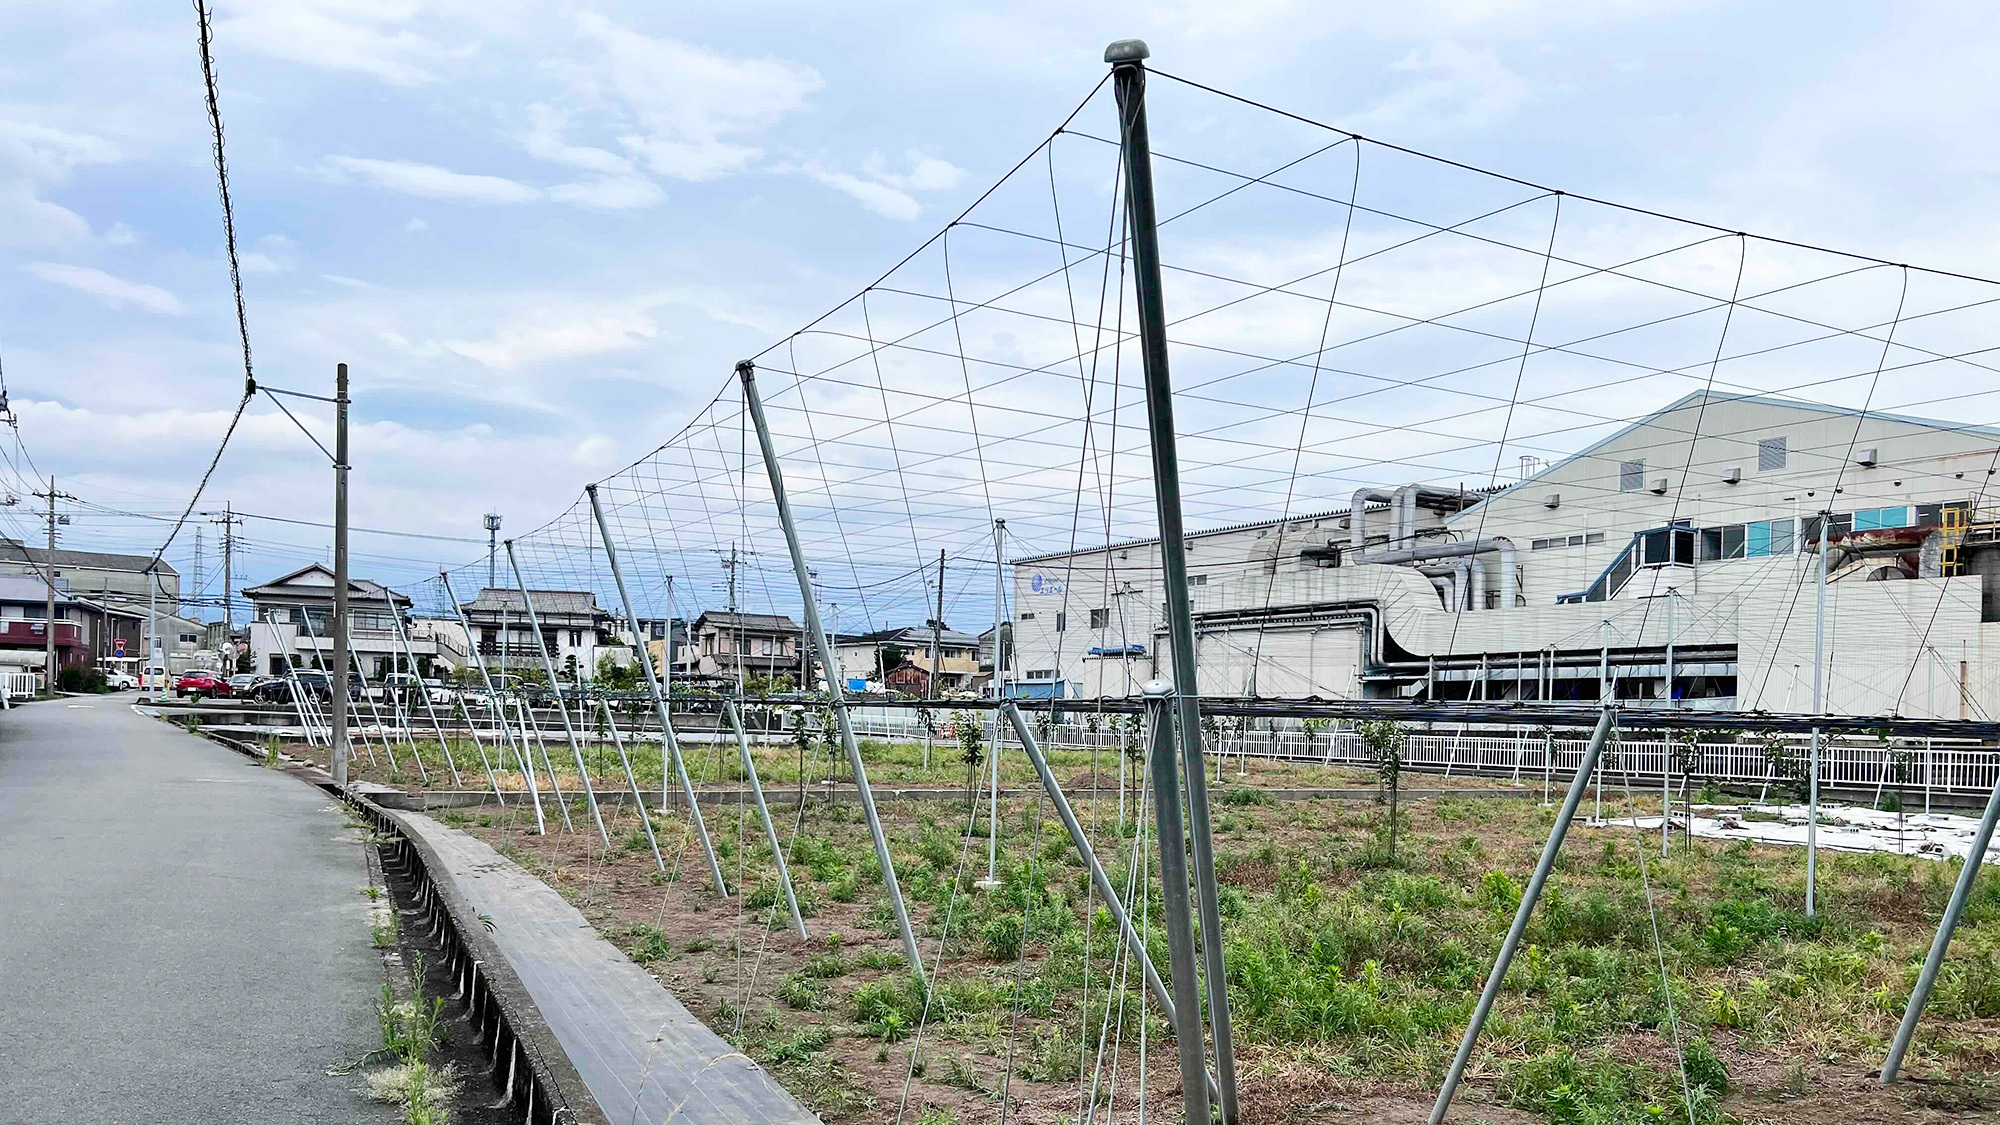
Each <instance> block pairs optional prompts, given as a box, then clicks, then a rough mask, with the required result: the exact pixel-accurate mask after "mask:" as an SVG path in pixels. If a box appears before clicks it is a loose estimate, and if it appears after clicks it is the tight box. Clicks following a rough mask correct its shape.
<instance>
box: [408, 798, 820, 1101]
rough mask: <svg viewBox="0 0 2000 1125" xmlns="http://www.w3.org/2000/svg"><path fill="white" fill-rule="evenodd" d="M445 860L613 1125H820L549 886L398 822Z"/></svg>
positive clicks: (431, 827) (433, 832)
mask: <svg viewBox="0 0 2000 1125" xmlns="http://www.w3.org/2000/svg"><path fill="white" fill-rule="evenodd" d="M396 815H397V816H398V818H399V819H401V820H402V821H403V823H405V824H406V825H408V826H409V828H410V830H411V831H413V832H417V833H419V834H421V835H422V836H423V838H424V840H425V841H426V842H427V843H429V844H430V846H431V848H432V849H433V850H434V851H435V852H436V853H437V855H438V856H439V857H440V858H441V859H442V860H443V862H444V863H445V865H446V866H447V867H448V869H449V874H450V875H451V877H452V880H453V882H454V883H456V884H457V886H458V888H459V890H460V892H461V893H462V894H464V895H465V897H466V899H467V901H469V902H471V903H472V904H473V907H474V909H475V910H477V912H478V913H479V914H480V915H481V916H482V918H483V919H486V920H490V922H491V924H492V936H493V940H494V943H495V944H497V945H498V946H499V947H500V949H501V951H502V952H504V953H505V954H506V956H507V960H508V961H509V963H511V964H512V965H513V967H514V971H515V972H516V973H517V974H518V975H519V976H520V978H521V982H522V983H523V984H524V985H526V986H527V989H528V992H529V993H530V995H532V996H533V997H534V1000H535V1005H536V1007H538V1008H540V1009H541V1013H542V1017H543V1018H544V1019H546V1020H547V1021H548V1024H549V1028H550V1030H551V1031H553V1032H554V1033H555V1036H556V1039H557V1041H558V1042H560V1043H561V1044H562V1047H563V1050H564V1051H565V1052H567V1053H568V1054H569V1057H570V1061H571V1062H572V1063H573V1064H574V1065H575V1066H576V1069H577V1072H578V1073H579V1074H581V1075H582V1076H583V1080H584V1082H585V1084H587V1085H588V1086H589V1087H590V1092H591V1094H592V1095H594V1096H595V1097H596V1098H597V1103H598V1105H600V1106H602V1107H603V1109H604V1112H605V1116H606V1117H608V1118H609V1119H610V1120H612V1121H614V1122H621V1123H624V1122H633V1123H639V1122H652V1123H658V1122H667V1121H674V1122H687V1123H690V1125H795V1123H796V1125H809V1123H814V1122H817V1121H818V1120H819V1119H818V1118H817V1117H815V1116H813V1115H812V1114H811V1113H810V1112H808V1111H807V1110H806V1108H805V1107H804V1106H802V1105H800V1104H799V1102H798V1100H797V1099H795V1098H793V1097H792V1096H791V1094H789V1093H787V1092H786V1091H785V1089H784V1087H782V1086H780V1085H778V1083H777V1081H776V1080H775V1079H773V1078H772V1077H771V1076H770V1075H769V1074H768V1073H766V1072H765V1071H764V1069H763V1068H762V1067H760V1066H758V1065H757V1064H756V1063H754V1062H752V1061H751V1060H750V1059H749V1058H748V1057H747V1056H745V1055H744V1054H743V1053H742V1052H740V1051H738V1050H737V1049H736V1048H735V1047H732V1046H730V1045H729V1043H727V1042H725V1041H724V1040H723V1039H722V1037H720V1036H718V1035H716V1034H715V1033H714V1032H712V1031H710V1030H709V1029H708V1028H707V1027H706V1026H705V1025H703V1024H702V1022H701V1021H700V1020H698V1019H696V1018H695V1017H694V1015H693V1014H692V1013H690V1012H689V1011H688V1010H687V1009H686V1008H684V1007H682V1006H681V1003H680V1001H678V1000H676V999H674V997H673V995H672V994H671V993H669V992H668V991H667V990H666V989H665V988H664V987H662V986H661V985H660V983H659V982H658V981H656V980H654V979H653V978H652V976H651V975H650V974H648V973H647V972H646V971H645V970H644V969H642V968H640V967H639V966H638V965H635V964H633V963H632V961H631V959H630V958H628V957H626V956H625V954H624V953H622V952H620V951H619V950H618V948H617V947H615V946H613V945H612V944H611V943H610V942H607V941H605V940H604V939H603V938H601V937H598V936H597V931H596V930H594V929H592V928H591V926H590V923H589V922H587V921H585V920H584V917H583V915H582V914H580V913H578V912H577V910H576V908H575V907H573V906H571V905H570V904H569V902H568V901H567V900H565V899H564V898H563V897H562V896H561V895H559V894H557V893H556V892H555V891H554V890H552V889H550V888H549V887H548V885H547V884H545V883H543V882H542V881H541V880H539V879H537V878H535V877H534V876H533V875H530V874H528V873H527V872H526V871H524V870H522V869H521V867H520V866H519V865H517V864H515V863H513V862H512V861H510V860H508V859H507V858H506V857H504V856H502V855H500V854H499V853H498V852H496V851H494V850H493V849H492V848H490V847H488V846H487V845H486V844H484V843H482V842H481V841H479V840H478V839H476V838H474V837H472V836H470V835H468V834H466V833H464V832H460V831H458V830H457V829H454V828H449V827H447V826H445V825H443V824H440V823H438V822H437V821H435V820H433V819H431V818H430V817H427V816H424V815H423V814H421V813H413V812H404V813H398V814H396Z"/></svg>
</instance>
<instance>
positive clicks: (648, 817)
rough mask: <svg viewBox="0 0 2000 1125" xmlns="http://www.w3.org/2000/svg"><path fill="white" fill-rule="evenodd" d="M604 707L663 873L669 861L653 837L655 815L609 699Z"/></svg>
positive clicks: (634, 801) (613, 741) (634, 803)
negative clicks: (633, 765) (626, 747)
mask: <svg viewBox="0 0 2000 1125" xmlns="http://www.w3.org/2000/svg"><path fill="white" fill-rule="evenodd" d="M598 702H599V703H602V704H603V705H604V724H605V725H606V726H608V727H610V728H611V745H612V746H613V747H614V748H616V749H617V751H618V764H619V765H621V766H624V767H625V781H626V782H627V783H628V784H630V785H631V786H632V807H633V808H636V809H638V810H639V823H640V825H641V826H643V827H644V828H645V829H646V846H648V847H650V848H652V849H653V862H654V863H655V864H656V865H658V866H659V869H660V870H661V871H665V870H666V869H667V861H666V860H665V859H662V858H661V857H660V841H659V840H658V839H656V838H655V837H654V836H653V814H652V813H651V811H649V810H648V809H647V808H646V795H645V794H644V793H641V792H639V778H638V776H637V775H636V774H634V773H633V772H632V759H631V758H629V757H627V756H626V754H625V740H624V739H623V738H621V737H619V735H618V717H617V716H615V715H613V714H612V713H611V701H610V700H609V699H602V698H600V699H599V700H598Z"/></svg>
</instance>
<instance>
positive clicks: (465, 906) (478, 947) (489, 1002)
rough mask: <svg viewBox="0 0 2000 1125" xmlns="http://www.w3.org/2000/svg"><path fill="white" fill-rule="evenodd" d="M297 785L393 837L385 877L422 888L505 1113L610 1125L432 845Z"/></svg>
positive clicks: (421, 898)
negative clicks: (515, 1111) (508, 1108)
mask: <svg viewBox="0 0 2000 1125" xmlns="http://www.w3.org/2000/svg"><path fill="white" fill-rule="evenodd" d="M208 737H209V738H210V739H211V740H213V741H215V742H216V743H218V744H220V745H223V746H227V747H228V748H230V749H232V750H235V751H236V752H237V753H239V754H242V755H243V756H244V757H247V758H249V759H251V760H252V761H255V762H258V763H260V764H261V763H262V762H263V760H264V756H263V754H262V753H261V752H259V751H257V750H255V749H253V748H251V747H250V746H248V745H245V744H243V743H241V742H238V741H237V740H235V739H232V738H227V737H224V736H216V735H209V736H208ZM286 772H288V773H292V774H294V775H295V776H297V777H299V778H300V780H302V781H304V782H306V783H307V784H308V785H312V786H314V787H316V788H318V789H321V790H324V791H325V792H326V793H327V794H329V795H330V796H332V797H334V798H336V799H338V800H340V801H343V802H345V803H346V804H347V805H348V806H349V807H350V808H352V809H353V810H354V811H355V812H356V813H357V814H358V815H360V816H361V817H363V818H364V819H366V820H368V821H369V822H370V823H371V824H372V825H373V827H374V828H375V829H376V831H378V832H381V833H383V834H386V835H390V836H393V837H395V842H394V844H393V845H391V847H392V848H393V853H392V855H391V856H388V857H385V858H384V860H383V866H384V869H385V871H387V872H392V873H394V874H396V875H398V876H399V877H402V878H406V879H410V880H411V881H413V882H414V883H416V885H417V904H418V906H419V908H420V909H421V910H422V911H423V915H422V922H423V925H424V926H425V927H426V929H427V932H428V933H429V935H430V937H431V938H432V939H433V940H436V941H437V942H438V943H439V944H440V945H441V946H443V947H444V949H445V951H446V954H445V970H446V971H447V972H448V973H449V974H450V975H451V979H452V981H453V984H454V986H455V989H456V996H457V999H458V1000H459V1002H460V1003H462V1004H464V1005H465V1008H466V1013H467V1019H468V1022H469V1024H470V1026H471V1027H472V1030H473V1033H474V1035H475V1036H477V1042H478V1043H480V1044H481V1045H482V1046H485V1047H487V1048H488V1051H487V1058H488V1060H489V1061H490V1063H491V1066H492V1072H491V1077H492V1079H493V1081H494V1084H495V1085H496V1086H498V1087H499V1088H500V1089H501V1090H502V1091H503V1094H504V1097H503V1100H502V1102H501V1104H502V1105H512V1106H517V1107H519V1108H520V1110H521V1120H522V1121H523V1122H525V1123H527V1125H609V1123H608V1121H607V1119H606V1117H605V1114H604V1111H603V1109H602V1108H600V1107H599V1106H598V1104H597V1099H596V1098H595V1097H594V1096H593V1095H592V1094H591V1092H590V1087H589V1086H587V1085H585V1083H584V1081H583V1077H582V1076H581V1075H580V1074H578V1073H577V1069H576V1065H575V1064H574V1063H572V1062H571V1061H570V1058H569V1055H568V1053H567V1052H565V1051H564V1050H563V1048H562V1045H561V1044H560V1043H558V1042H557V1041H556V1037H555V1034H554V1032H552V1031H551V1030H550V1029H549V1026H548V1022H547V1021H546V1020H544V1019H543V1018H542V1013H541V1009H540V1008H539V1007H537V1006H536V1004H535V1001H534V997H532V996H531V995H530V994H529V993H528V989H527V986H526V985H524V984H522V983H521V978H520V976H519V974H517V973H516V972H515V971H514V967H513V965H512V964H511V963H509V962H508V960H507V957H506V955H505V954H504V953H502V952H501V951H500V947H499V946H498V945H497V944H495V943H494V941H493V939H492V938H491V937H489V936H488V935H487V932H486V927H485V925H484V923H482V922H481V921H480V919H479V916H478V914H477V913H476V912H475V911H474V910H473V909H472V906H471V904H470V903H468V902H467V901H466V899H465V896H464V895H463V894H462V893H460V891H459V889H458V887H457V885H456V884H455V883H454V882H453V881H452V880H451V878H450V877H449V876H448V875H447V876H446V877H444V878H442V879H440V878H438V875H437V873H438V872H440V871H444V870H446V869H445V867H444V864H443V863H442V862H440V861H439V859H438V857H437V855H436V853H434V852H433V851H432V850H431V848H430V845H429V844H427V843H425V842H424V840H423V839H422V837H421V836H420V835H418V834H417V833H415V832H413V831H411V830H410V829H409V827H408V826H407V825H406V824H405V823H404V822H403V820H402V818H401V817H400V816H398V815H397V813H395V812H393V811H391V810H389V809H385V808H383V807H382V806H381V805H379V804H377V803H376V802H375V801H373V800H370V799H369V798H368V797H366V796H363V795H362V794H360V793H358V792H356V791H354V789H353V788H352V787H351V786H350V787H349V789H348V790H347V791H345V792H343V791H342V790H341V789H339V788H337V787H336V786H335V785H334V784H333V779H332V778H330V777H328V776H326V774H325V773H323V772H322V771H320V770H319V769H317V768H314V767H305V768H298V767H292V768H289V769H287V771H286Z"/></svg>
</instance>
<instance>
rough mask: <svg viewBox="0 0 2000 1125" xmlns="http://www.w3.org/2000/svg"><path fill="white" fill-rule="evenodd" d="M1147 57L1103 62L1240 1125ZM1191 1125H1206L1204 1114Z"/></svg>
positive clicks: (1127, 46)
mask: <svg viewBox="0 0 2000 1125" xmlns="http://www.w3.org/2000/svg"><path fill="white" fill-rule="evenodd" d="M1148 54H1149V52H1148V51H1147V49H1146V45H1145V44H1144V43H1142V42H1140V41H1138V40H1136V39H1128V40H1122V41H1120V42H1118V43H1114V44H1112V45H1111V47H1110V48H1109V49H1107V50H1106V52H1105V58H1104V61H1105V62H1107V63H1111V64H1112V69H1111V73H1112V77H1113V80H1114V81H1115V83H1116V86H1117V98H1118V111H1119V112H1118V115H1119V119H1120V136H1119V140H1120V149H1121V151H1122V154H1123V157H1124V161H1125V189H1126V190H1125V201H1126V206H1127V208H1128V211H1129V214H1130V217H1131V221H1130V224H1129V225H1130V227H1131V231H1132V277H1133V288H1134V290H1135V291H1136V295H1137V298H1138V311H1139V336H1140V356H1141V359H1142V361H1143V362H1142V365H1141V366H1142V367H1143V369H1144V377H1145V386H1146V428H1147V430H1148V431H1149V437H1150V443H1151V447H1152V454H1153V457H1152V461H1153V494H1154V497H1155V503H1156V506H1157V508H1158V510H1159V521H1160V563H1161V567H1160V570H1161V579H1162V581H1163V584H1164V585H1165V587H1166V593H1167V598H1166V601H1167V613H1166V616H1167V621H1168V626H1169V629H1168V631H1169V634H1170V636H1171V639H1172V643H1173V674H1174V688H1175V703H1176V705H1177V707H1178V710H1179V717H1180V724H1179V725H1180V731H1179V733H1180V743H1181V766H1182V768H1183V770H1184V771H1185V772H1186V775H1187V787H1188V792H1187V802H1188V820H1189V829H1190V831H1191V833H1192V836H1191V839H1192V843H1193V851H1194V871H1195V898H1196V901H1197V903H1198V904H1199V906H1200V909H1201V920H1202V926H1201V930H1202V934H1201V936H1202V950H1203V955H1204V957H1203V959H1204V961H1205V962H1206V964H1207V968H1208V987H1209V995H1208V1000H1209V1004H1208V1013H1209V1025H1210V1034H1212V1035H1213V1036H1214V1038H1215V1069H1216V1085H1217V1086H1218V1087H1219V1088H1220V1094H1221V1096H1220V1098H1219V1100H1220V1102H1221V1105H1222V1121H1223V1125H1236V1121H1237V1105H1236V1051H1235V1047H1234V1044H1233V1040H1232V1038H1231V1034H1230V1028H1229V986H1228V980H1229V974H1228V972H1227V968H1226V966H1225V964H1224V956H1223V949H1222V923H1221V919H1220V917H1219V915H1218V911H1217V909H1216V890H1215V850H1214V841H1213V839H1211V837H1210V834H1209V816H1208V778H1207V771H1206V770H1205V769H1204V768H1203V764H1204V761H1205V759H1204V758H1203V751H1202V739H1201V698H1200V691H1201V689H1200V685H1199V683H1198V681H1197V678H1196V673H1195V640H1194V615H1193V611H1192V609H1191V607H1190V604H1189V601H1188V576H1187V541H1186V538H1185V532H1184V530H1183V525H1182V522H1181V485H1180V457H1179V454H1178V452H1177V451H1176V449H1175V440H1176V439H1175V431H1174V402H1173V392H1174V388H1173V378H1172V375H1171V373H1170V371H1169V370H1168V363H1167V334H1166V324H1167V314H1166V301H1165V295H1164V293H1163V292H1162V286H1161V282H1160V232H1159V223H1158V218H1157V215H1156V213H1155V211H1154V203H1153V157H1152V150H1151V143H1150V141H1149V140H1148V137H1147V127H1146V67H1145V62H1144V60H1145V59H1146V57H1147V55H1148ZM1170 765H1171V764H1170ZM1186 1010H1189V1011H1192V1010H1193V1009H1186ZM1190 1120H1206V1115H1204V1116H1203V1117H1202V1118H1199V1119H1193V1118H1191V1119H1190Z"/></svg>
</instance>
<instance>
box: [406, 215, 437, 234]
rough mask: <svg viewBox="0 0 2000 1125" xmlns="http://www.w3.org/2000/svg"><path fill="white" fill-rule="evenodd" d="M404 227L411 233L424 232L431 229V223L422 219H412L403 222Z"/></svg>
mask: <svg viewBox="0 0 2000 1125" xmlns="http://www.w3.org/2000/svg"><path fill="white" fill-rule="evenodd" d="M403 229H404V230H406V231H408V232H410V233H411V234H422V233H424V232H425V231H427V230H429V229H431V225H430V224H429V223H427V222H425V221H423V220H422V219H411V220H410V221H409V222H407V223H404V224H403Z"/></svg>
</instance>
